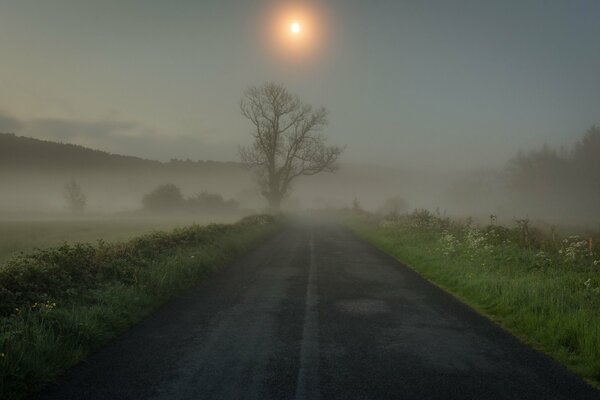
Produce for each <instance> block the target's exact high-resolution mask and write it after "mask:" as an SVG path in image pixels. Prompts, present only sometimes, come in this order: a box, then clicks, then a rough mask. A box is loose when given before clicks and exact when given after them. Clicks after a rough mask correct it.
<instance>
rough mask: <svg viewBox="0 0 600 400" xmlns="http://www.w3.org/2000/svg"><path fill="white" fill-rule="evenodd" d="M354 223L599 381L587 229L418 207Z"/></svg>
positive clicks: (598, 329)
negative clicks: (507, 222)
mask: <svg viewBox="0 0 600 400" xmlns="http://www.w3.org/2000/svg"><path fill="white" fill-rule="evenodd" d="M347 222H348V224H349V225H350V227H352V228H353V229H354V230H355V231H356V232H357V233H358V234H359V235H361V236H363V237H365V238H367V239H368V240H370V241H372V242H374V243H375V244H376V245H378V246H380V247H381V248H382V249H383V250H385V251H387V252H389V253H390V254H392V255H393V256H395V257H397V258H398V259H400V260H402V261H404V262H407V263H408V264H409V265H410V266H411V267H412V268H414V269H415V270H417V271H418V272H420V273H421V274H423V275H424V276H425V277H427V278H428V279H430V280H432V281H433V282H435V283H437V284H439V285H441V286H443V287H444V288H446V289H448V290H450V291H452V292H453V293H455V294H457V295H459V296H460V297H461V298H462V299H464V300H465V301H467V302H469V303H470V304H471V305H473V306H475V307H477V308H479V309H480V310H482V311H484V312H486V313H487V314H488V315H490V316H492V317H493V318H494V319H496V320H497V321H499V322H500V323H501V324H502V325H504V326H505V327H506V328H508V329H509V330H511V331H512V332H514V333H515V334H517V335H519V336H521V337H523V338H524V339H526V340H527V341H529V342H530V343H532V344H534V345H535V346H536V347H538V348H541V349H543V350H544V351H546V352H548V353H549V354H550V355H552V356H553V357H555V358H556V359H557V360H559V361H561V362H562V363H564V364H565V365H567V366H569V367H571V368H572V369H573V370H575V371H576V372H578V373H579V374H580V375H582V376H583V377H585V378H587V379H589V380H592V381H594V382H596V383H600V315H599V314H598V309H600V252H599V251H598V249H597V248H595V247H594V241H593V240H592V239H591V236H590V238H585V237H582V236H580V235H579V236H567V237H564V238H560V237H558V235H556V232H554V231H553V233H552V235H545V234H543V233H542V232H541V231H539V230H537V229H534V228H533V227H532V226H530V224H529V221H527V220H519V221H516V222H515V226H513V227H504V226H498V225H495V220H494V219H491V222H493V224H490V225H488V226H485V227H481V226H476V225H474V224H473V223H472V222H471V221H469V220H467V221H463V222H460V221H454V220H450V219H449V218H445V217H443V216H441V215H439V214H438V213H432V212H430V211H427V210H416V211H414V212H413V213H411V214H404V215H400V216H394V217H393V218H389V217H385V218H384V217H381V216H380V217H377V216H375V215H365V214H364V213H360V214H356V213H355V214H353V215H352V216H349V217H348V219H347Z"/></svg>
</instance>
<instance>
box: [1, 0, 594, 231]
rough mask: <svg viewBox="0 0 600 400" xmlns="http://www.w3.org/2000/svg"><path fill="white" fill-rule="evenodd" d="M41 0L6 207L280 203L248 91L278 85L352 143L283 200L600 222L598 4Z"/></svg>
mask: <svg viewBox="0 0 600 400" xmlns="http://www.w3.org/2000/svg"><path fill="white" fill-rule="evenodd" d="M34 3H35V2H32V3H22V4H20V3H17V2H5V3H3V4H2V5H0V36H1V37H2V38H3V41H2V42H0V50H2V54H3V62H2V65H1V66H0V76H4V77H6V78H7V79H3V80H1V81H0V89H1V90H0V132H4V133H3V134H2V135H0V218H3V219H19V218H25V219H28V218H29V219H31V218H37V217H40V218H41V217H44V218H47V217H50V216H62V217H64V218H67V217H70V216H73V217H76V218H83V217H94V218H104V217H110V218H113V217H114V216H115V215H117V216H118V217H119V218H122V217H139V218H142V217H143V218H146V217H150V216H157V215H169V214H173V213H175V214H177V213H178V214H180V215H186V216H187V217H191V216H198V218H204V217H207V216H211V217H212V218H217V219H218V217H219V216H228V217H237V216H243V215H247V214H249V213H255V212H262V211H264V210H266V209H268V208H272V206H273V201H274V198H273V195H274V193H271V192H270V191H269V190H267V191H266V192H265V190H264V187H262V188H261V187H260V184H257V176H256V171H255V170H251V169H248V168H246V167H248V166H249V165H250V166H251V164H252V163H251V162H249V161H256V159H252V158H250V159H244V158H243V157H242V158H240V154H241V153H240V150H242V149H249V148H250V147H251V146H252V143H253V136H252V135H253V132H254V129H255V127H254V125H253V121H252V119H251V118H248V117H251V115H249V114H244V112H242V113H240V99H242V100H243V99H244V98H245V96H246V95H247V92H246V90H247V89H248V88H249V87H254V86H255V85H257V86H258V87H260V85H262V84H264V83H265V82H275V83H277V84H279V85H281V86H282V87H283V88H285V89H286V90H288V91H289V93H290V94H292V95H294V96H296V95H297V96H298V99H300V100H301V101H302V102H303V104H305V105H308V106H310V107H312V110H313V111H314V112H317V111H318V110H319V107H320V106H324V109H323V110H324V112H325V113H324V114H323V115H321V116H319V118H321V117H322V118H323V120H322V121H320V120H318V121H317V122H318V123H317V125H315V127H314V128H315V130H314V132H320V134H321V133H322V135H323V143H322V145H323V146H329V147H323V148H324V149H326V148H327V149H330V150H332V149H335V150H336V151H337V150H339V151H338V152H337V153H336V152H335V151H334V153H332V155H334V156H335V157H332V158H331V160H329V161H330V163H329V165H325V164H323V165H322V166H321V167H322V168H323V172H321V173H318V174H313V172H310V171H308V172H310V173H307V171H304V172H302V173H300V174H299V176H298V177H297V178H294V179H293V181H291V180H290V182H289V183H285V184H284V183H282V185H283V186H282V190H281V191H282V193H276V195H277V196H275V197H281V199H280V200H277V203H279V202H281V206H282V208H283V209H285V210H288V211H299V210H313V209H336V208H350V207H353V206H357V205H358V206H360V207H362V208H364V209H367V210H370V211H374V212H377V211H380V212H386V202H387V205H388V207H387V211H389V205H390V204H392V203H393V202H396V203H398V204H399V207H396V208H397V210H396V211H401V212H406V211H411V210H413V209H418V208H426V209H429V210H432V211H435V210H437V211H438V212H439V213H440V214H448V215H453V216H458V217H469V216H471V217H474V218H477V219H478V220H481V221H486V220H487V219H488V218H489V217H490V215H494V216H497V217H498V221H500V222H501V223H505V224H511V223H512V221H513V219H515V218H531V219H533V220H539V221H540V222H541V221H543V222H544V223H548V224H566V225H577V226H586V227H592V228H593V227H596V226H597V224H598V223H600V210H599V206H598V204H600V177H599V172H598V171H599V170H600V167H599V165H598V159H600V145H599V141H600V139H599V136H600V133H599V131H598V128H596V127H595V125H594V124H598V123H600V116H599V115H598V109H600V99H599V97H598V95H597V93H598V92H599V90H598V89H599V85H600V82H599V80H598V78H597V68H596V67H597V66H598V65H600V64H599V63H600V56H599V54H600V51H598V50H599V49H598V43H600V40H598V38H599V36H600V32H599V31H598V28H597V24H595V23H594V21H595V19H594V18H593V16H594V15H598V13H599V11H600V10H598V7H597V6H596V5H592V4H590V3H586V2H575V3H573V4H571V5H570V6H566V5H564V4H562V3H561V2H550V3H548V4H546V6H545V7H543V8H541V7H536V6H535V5H533V4H522V3H521V2H516V1H515V2H507V3H506V2H505V3H504V4H502V5H501V4H496V5H483V4H480V3H478V2H470V1H467V2H464V3H463V4H462V5H461V6H456V7H455V6H450V5H448V4H446V3H444V2H440V3H439V4H437V6H436V7H429V6H427V5H423V4H420V3H419V2H402V3H399V2H392V1H384V2H378V5H377V6H374V5H369V4H367V3H365V2H359V1H350V2H347V1H345V2H342V1H333V2H329V3H328V4H327V5H324V4H320V3H318V2H313V1H307V2H274V1H270V0H262V1H258V2H253V3H252V4H236V5H235V6H234V5H233V3H231V4H230V3H227V4H225V3H219V2H213V3H211V5H204V6H203V5H200V4H191V3H190V4H188V3H186V4H182V5H180V6H178V7H173V8H168V7H166V6H164V5H160V4H144V5H143V6H142V4H141V3H140V2H138V1H129V2H126V4H125V3H121V2H116V1H108V2H103V4H102V5H99V6H98V7H97V8H95V10H94V11H93V12H92V11H91V10H90V9H89V8H88V7H86V6H84V5H82V4H79V3H77V2H73V1H69V0H60V1H58V2H56V3H55V4H53V5H49V4H47V3H44V2H40V3H38V4H36V5H35V7H34V5H33V4H34ZM462 9H465V10H466V9H468V10H469V12H468V13H464V12H462V11H461V10H462ZM154 20H155V21H159V23H158V25H157V24H154V23H150V22H149V21H154ZM532 20H535V21H536V23H535V24H532V23H531V21H532ZM575 20H577V21H578V23H576V24H575V23H572V21H575ZM217 21H219V22H217ZM294 21H295V22H294ZM292 22H293V24H292V25H290V24H291V23H292ZM294 24H295V25H294ZM83 26H85V27H86V29H85V33H82V31H81V27H83ZM23 50H27V51H23ZM8 77H10V79H8ZM242 111H243V110H242ZM247 111H248V110H247ZM259 132H260V129H259ZM71 144H72V145H76V146H72V145H71ZM313 150H314V149H313ZM314 154H316V153H314ZM298 159H299V158H298ZM334 170H335V171H334ZM288 174H289V171H288ZM294 174H295V172H294V173H293V174H292V175H294ZM307 175H309V176H307ZM70 183H74V184H75V185H76V186H77V187H76V190H78V191H80V192H81V194H82V196H83V197H84V198H85V206H82V207H80V208H81V209H80V210H79V211H78V212H74V210H75V208H77V207H76V206H74V205H73V204H70V200H68V199H67V197H66V194H65V188H66V186H67V185H68V184H70ZM164 185H173V186H174V187H175V189H174V190H175V191H176V192H178V193H175V194H174V195H173V196H174V197H172V198H171V200H172V202H171V204H170V206H169V205H165V206H164V207H162V208H161V207H149V206H148V205H145V204H144V198H145V196H148V195H149V194H151V193H152V192H153V191H155V190H157V189H158V188H160V187H161V186H164ZM284 187H285V190H283V188H284ZM261 192H262V193H261ZM267 192H268V193H270V194H268V195H267V196H265V195H264V194H265V193H267ZM284 192H285V193H284ZM211 196H212V197H211ZM269 196H271V197H269ZM211 202H212V203H211ZM208 204H212V205H208ZM74 207H75V208H74Z"/></svg>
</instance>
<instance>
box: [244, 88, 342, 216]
mask: <svg viewBox="0 0 600 400" xmlns="http://www.w3.org/2000/svg"><path fill="white" fill-rule="evenodd" d="M240 108H241V111H242V115H243V116H244V117H246V118H248V119H249V120H250V121H251V122H252V125H253V131H252V136H253V137H254V143H253V144H252V145H251V146H248V147H241V148H240V157H241V159H242V162H243V163H245V164H246V165H247V166H249V167H250V168H252V169H254V170H255V171H256V173H257V176H258V183H259V185H260V188H261V193H262V195H263V196H264V197H265V198H266V199H267V201H268V202H269V206H270V207H271V209H273V210H275V211H277V210H278V209H279V207H280V205H281V201H282V200H283V199H284V197H285V196H286V195H287V194H288V193H289V191H290V189H291V183H292V181H293V180H294V179H296V178H298V177H299V176H303V175H315V174H318V173H319V172H323V171H326V172H333V171H335V170H336V169H337V168H338V166H337V163H336V162H337V159H338V158H339V156H340V154H341V153H342V151H343V149H342V148H341V147H336V146H327V145H326V144H325V137H324V136H323V134H322V133H321V131H322V129H323V128H324V127H325V126H326V125H327V110H325V108H323V107H321V108H318V109H316V110H315V109H313V107H312V106H311V105H309V104H306V103H304V102H302V101H301V100H300V99H299V98H298V96H296V95H293V94H291V93H290V92H288V90H287V89H286V88H284V87H283V86H281V85H278V84H276V83H266V84H264V85H262V86H260V87H255V86H253V87H250V88H248V90H247V91H246V92H245V94H244V97H243V98H242V101H241V103H240Z"/></svg>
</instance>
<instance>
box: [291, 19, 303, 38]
mask: <svg viewBox="0 0 600 400" xmlns="http://www.w3.org/2000/svg"><path fill="white" fill-rule="evenodd" d="M301 30H302V26H301V25H300V22H297V21H296V22H292V24H291V25H290V31H292V33H294V34H296V35H297V34H299V33H300V31H301Z"/></svg>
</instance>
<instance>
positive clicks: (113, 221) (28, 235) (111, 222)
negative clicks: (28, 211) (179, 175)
mask: <svg viewBox="0 0 600 400" xmlns="http://www.w3.org/2000/svg"><path fill="white" fill-rule="evenodd" d="M236 219H238V217H234V216H232V217H223V216H220V217H215V218H210V217H199V218H194V217H182V216H174V217H172V218H167V217H149V218H140V217H124V218H116V217H105V218H102V217H95V218H94V217H88V218H38V219H35V220H34V219H4V220H0V264H1V263H2V262H5V261H6V260H8V259H9V258H10V257H11V256H14V255H16V254H18V253H20V252H25V253H27V252H30V251H32V250H34V249H45V248H48V247H51V246H57V245H60V244H62V243H64V242H68V243H75V242H96V241H98V240H103V241H106V242H119V241H125V240H129V239H131V238H133V237H135V236H139V235H141V234H145V233H149V232H152V231H155V230H170V229H174V228H178V227H183V226H187V225H191V224H199V225H205V224H208V223H217V222H219V223H229V222H234V221H235V220H236Z"/></svg>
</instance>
